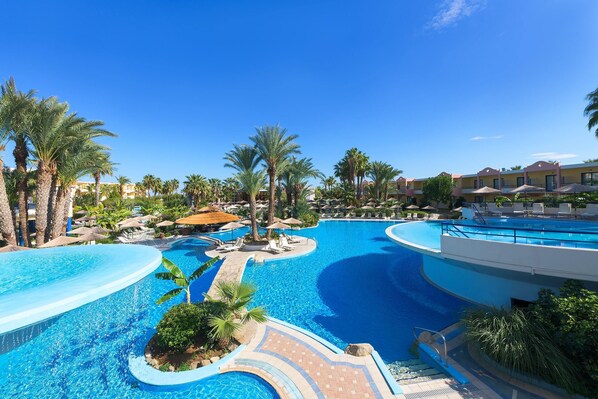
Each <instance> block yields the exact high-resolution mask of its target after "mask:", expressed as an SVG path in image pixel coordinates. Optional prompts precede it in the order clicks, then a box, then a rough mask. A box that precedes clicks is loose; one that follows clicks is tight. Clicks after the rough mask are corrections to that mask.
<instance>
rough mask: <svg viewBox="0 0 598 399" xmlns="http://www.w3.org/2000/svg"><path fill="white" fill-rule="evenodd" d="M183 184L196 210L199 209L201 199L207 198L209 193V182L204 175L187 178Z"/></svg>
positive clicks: (184, 190)
mask: <svg viewBox="0 0 598 399" xmlns="http://www.w3.org/2000/svg"><path fill="white" fill-rule="evenodd" d="M186 179H187V180H185V181H184V182H183V185H184V187H183V192H184V193H185V194H187V195H188V196H190V197H191V201H192V203H193V206H194V207H195V208H198V207H199V203H200V199H201V198H202V197H205V195H206V193H207V192H208V189H209V185H208V180H207V179H206V178H205V177H203V176H202V175H198V174H191V175H189V176H186Z"/></svg>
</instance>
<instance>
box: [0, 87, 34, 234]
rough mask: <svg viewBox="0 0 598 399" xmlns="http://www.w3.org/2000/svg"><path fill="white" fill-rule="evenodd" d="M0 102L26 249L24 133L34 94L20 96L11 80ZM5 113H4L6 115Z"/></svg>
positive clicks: (26, 153) (25, 138)
mask: <svg viewBox="0 0 598 399" xmlns="http://www.w3.org/2000/svg"><path fill="white" fill-rule="evenodd" d="M1 90H2V102H3V103H4V105H3V107H4V108H5V118H6V119H5V122H6V129H7V131H8V139H9V140H11V141H13V142H14V145H15V147H14V150H13V156H14V159H15V165H16V176H15V177H16V179H17V180H16V189H17V196H18V206H19V228H20V230H21V236H22V239H23V241H24V245H25V246H29V245H30V239H29V224H28V222H27V202H28V196H29V190H28V185H27V181H28V172H27V160H28V157H29V148H28V143H29V139H28V135H27V131H28V129H29V128H30V125H31V116H32V112H33V110H34V109H35V98H34V97H33V96H34V95H35V91H34V90H30V91H29V92H27V93H23V92H21V91H19V90H17V88H16V85H15V82H14V79H13V78H12V77H11V78H10V79H9V80H8V81H7V82H6V84H4V85H3V86H2V89H1ZM6 111H7V112H6Z"/></svg>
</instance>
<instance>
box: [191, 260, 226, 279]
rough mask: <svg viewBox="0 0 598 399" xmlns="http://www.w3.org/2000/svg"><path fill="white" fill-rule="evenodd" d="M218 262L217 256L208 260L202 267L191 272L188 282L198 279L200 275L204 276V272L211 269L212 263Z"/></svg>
mask: <svg viewBox="0 0 598 399" xmlns="http://www.w3.org/2000/svg"><path fill="white" fill-rule="evenodd" d="M219 260H220V257H219V256H216V257H214V258H212V259H210V260H209V261H207V262H206V263H204V264H203V265H201V266H200V267H199V268H198V269H197V270H196V271H194V272H193V274H191V276H189V281H190V282H191V281H193V280H195V279H196V278H198V277H200V276H201V275H202V274H204V273H205V272H206V270H208V269H209V268H210V267H212V266H213V265H214V263H216V262H218V261H219Z"/></svg>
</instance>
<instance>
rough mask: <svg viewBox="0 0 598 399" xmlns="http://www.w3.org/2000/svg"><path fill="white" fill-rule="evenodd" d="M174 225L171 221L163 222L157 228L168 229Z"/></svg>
mask: <svg viewBox="0 0 598 399" xmlns="http://www.w3.org/2000/svg"><path fill="white" fill-rule="evenodd" d="M173 224H174V222H172V221H170V220H164V221H163V222H160V223H158V224H156V226H157V227H168V226H172V225H173Z"/></svg>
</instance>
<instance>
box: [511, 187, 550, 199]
mask: <svg viewBox="0 0 598 399" xmlns="http://www.w3.org/2000/svg"><path fill="white" fill-rule="evenodd" d="M544 191H546V189H544V188H542V187H536V186H530V185H529V184H524V185H522V186H519V187H517V188H514V189H512V190H511V191H509V194H518V193H523V194H524V197H525V199H527V194H528V193H543V192H544Z"/></svg>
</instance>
